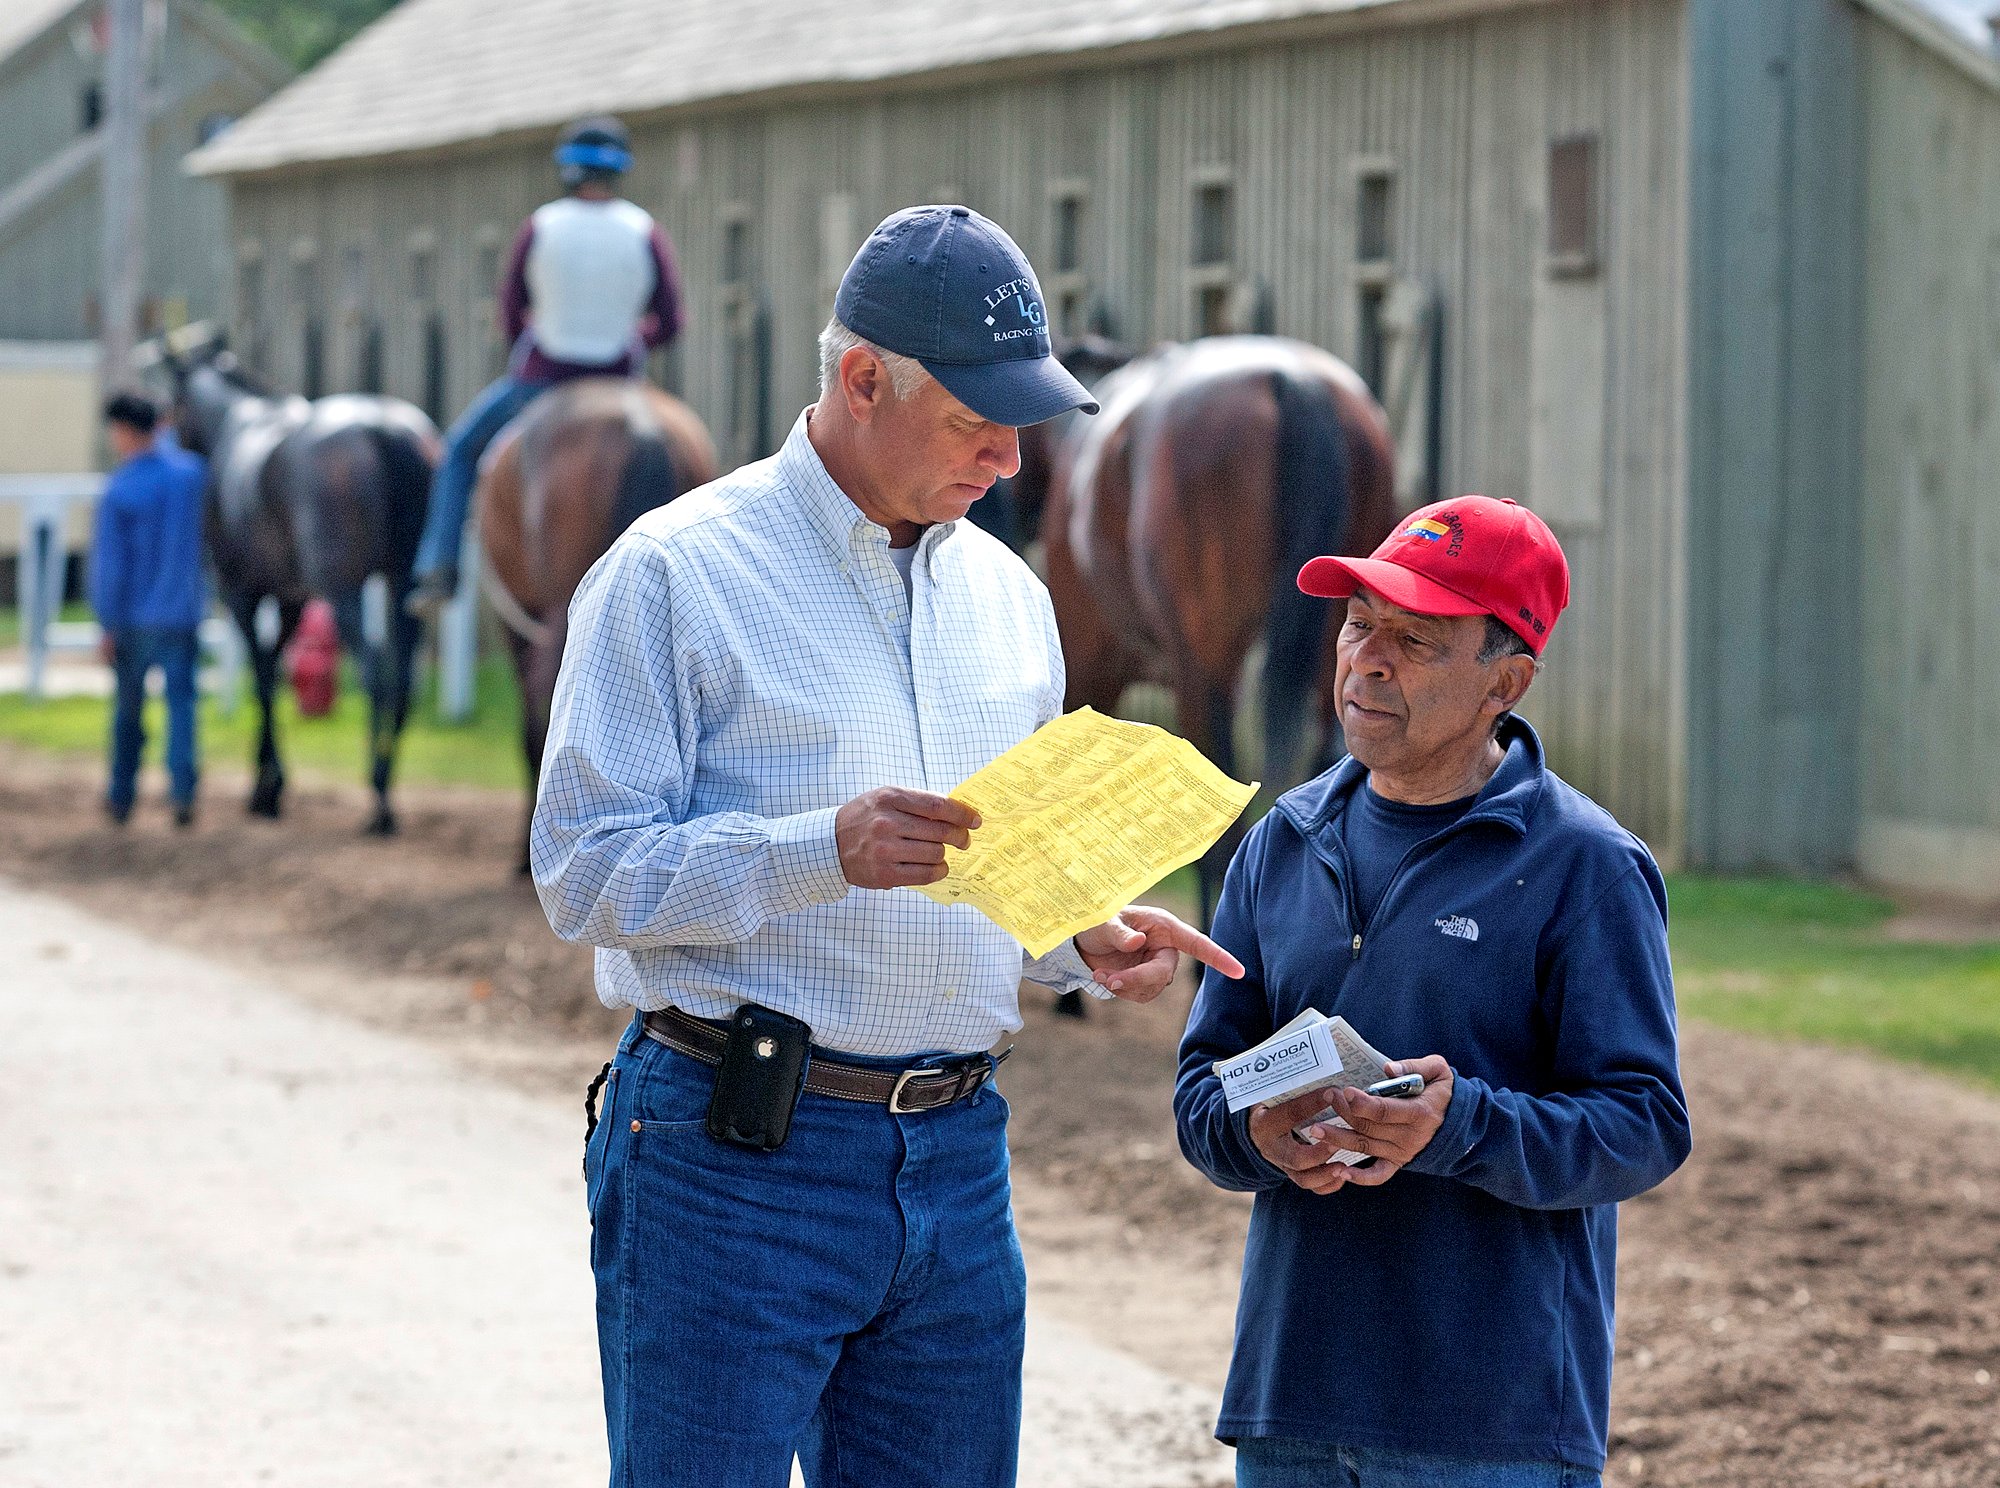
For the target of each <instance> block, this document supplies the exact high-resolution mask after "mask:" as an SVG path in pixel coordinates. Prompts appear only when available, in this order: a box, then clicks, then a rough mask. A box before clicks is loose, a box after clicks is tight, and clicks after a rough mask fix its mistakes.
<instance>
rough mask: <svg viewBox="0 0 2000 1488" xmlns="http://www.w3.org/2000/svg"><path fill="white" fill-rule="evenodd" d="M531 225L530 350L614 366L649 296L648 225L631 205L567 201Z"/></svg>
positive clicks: (650, 231)
mask: <svg viewBox="0 0 2000 1488" xmlns="http://www.w3.org/2000/svg"><path fill="white" fill-rule="evenodd" d="M533 220H534V224H535V236H534V241H533V242H532V243H531V244H530V245H529V248H528V262H527V265H526V270H527V280H528V295H529V301H530V303H531V304H532V305H533V306H534V337H535V344H536V345H537V346H539V347H540V348H541V349H542V350H543V351H544V352H546V353H547V354H548V355H549V356H551V357H554V358H556V359H557V360H558V361H564V362H582V363H587V364H590V365H600V364H602V365H609V364H610V363H612V362H616V361H618V360H619V359H621V358H622V357H624V356H625V355H626V354H627V353H628V352H630V350H631V348H632V344H633V341H634V339H635V338H636V337H637V336H638V334H639V322H640V320H641V319H642V318H643V317H644V316H645V313H646V306H647V304H648V303H649V302H650V301H651V299H652V296H653V279H654V273H655V271H654V267H653V247H652V239H653V219H652V218H651V217H650V216H648V215H647V213H646V210H645V209H644V208H643V207H638V206H634V205H633V204H632V203H631V202H628V201H584V200H581V199H579V198H577V197H573V196H566V197H563V198H562V199H561V200H559V201H552V202H550V203H549V204H548V205H547V206H545V207H541V208H539V209H538V210H537V211H536V212H535V215H534V219H533Z"/></svg>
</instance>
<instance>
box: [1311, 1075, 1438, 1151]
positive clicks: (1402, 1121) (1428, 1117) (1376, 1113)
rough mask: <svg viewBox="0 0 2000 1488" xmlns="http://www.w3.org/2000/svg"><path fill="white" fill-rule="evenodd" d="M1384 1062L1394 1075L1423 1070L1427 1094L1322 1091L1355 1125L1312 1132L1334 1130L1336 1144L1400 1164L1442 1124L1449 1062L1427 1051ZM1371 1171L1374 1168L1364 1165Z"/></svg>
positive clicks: (1347, 1119) (1421, 1146)
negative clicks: (1416, 1056)
mask: <svg viewBox="0 0 2000 1488" xmlns="http://www.w3.org/2000/svg"><path fill="white" fill-rule="evenodd" d="M1383 1067H1384V1068H1385V1069H1387V1070H1388V1071H1389V1073H1390V1074H1392V1075H1422V1076H1423V1077H1424V1093H1423V1094H1422V1095H1419V1096H1417V1097H1415V1098H1414V1099H1412V1098H1410V1097H1407V1096H1406V1097H1404V1098H1403V1099H1401V1100H1384V1099H1383V1098H1382V1097H1381V1096H1379V1095H1370V1094H1369V1093H1368V1092H1367V1091H1365V1090H1356V1089H1353V1088H1351V1087H1349V1088H1342V1089H1337V1090H1328V1091H1325V1092H1322V1093H1323V1094H1324V1095H1326V1096H1327V1097H1328V1099H1327V1100H1325V1101H1324V1102H1322V1104H1323V1105H1327V1106H1332V1107H1333V1109H1334V1110H1335V1111H1337V1112H1338V1113H1339V1114H1340V1118H1341V1120H1343V1121H1345V1122H1346V1123H1347V1124H1348V1125H1349V1126H1351V1127H1353V1128H1354V1130H1353V1131H1351V1132H1344V1131H1341V1130H1340V1129H1339V1128H1337V1127H1331V1126H1327V1127H1316V1128H1313V1133H1315V1134H1316V1133H1317V1132H1320V1131H1326V1132H1331V1133H1332V1134H1333V1136H1334V1138H1336V1139H1337V1140H1335V1141H1334V1144H1333V1145H1335V1146H1336V1147H1345V1148H1347V1149H1348V1150H1349V1151H1350V1152H1361V1153H1366V1154H1367V1155H1368V1156H1369V1157H1372V1158H1374V1159H1376V1162H1375V1166H1376V1167H1380V1166H1381V1165H1382V1164H1383V1163H1385V1162H1386V1163H1391V1164H1393V1165H1394V1166H1396V1167H1399V1168H1400V1167H1402V1166H1403V1165H1404V1164H1406V1163H1408V1162H1409V1161H1410V1160H1411V1159H1412V1158H1414V1157H1415V1156H1416V1155H1417V1154H1418V1153H1419V1152H1422V1151H1423V1150H1424V1149H1425V1148H1426V1147H1428V1146H1430V1144H1431V1138H1432V1137H1434V1136H1436V1135H1437V1131H1438V1128H1439V1127H1440V1126H1442V1125H1444V1113H1445V1107H1447V1106H1449V1105H1450V1104H1451V1066H1450V1065H1449V1064H1447V1063H1445V1060H1444V1056H1443V1055H1441V1054H1426V1055H1424V1057H1423V1058H1421V1059H1399V1060H1396V1061H1394V1062H1392V1063H1390V1064H1387V1065H1385V1066H1383ZM1307 1114H1308V1115H1310V1114H1311V1113H1310V1112H1308V1113H1307ZM1372 1171H1374V1169H1373V1168H1365V1169H1363V1170H1362V1172H1363V1173H1368V1172H1372ZM1360 1176H1361V1175H1360V1174H1357V1175H1356V1177H1357V1178H1359V1177H1360Z"/></svg>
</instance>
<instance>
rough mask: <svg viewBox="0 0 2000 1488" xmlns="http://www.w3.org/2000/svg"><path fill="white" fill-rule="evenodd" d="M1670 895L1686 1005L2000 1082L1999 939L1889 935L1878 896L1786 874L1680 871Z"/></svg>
mask: <svg viewBox="0 0 2000 1488" xmlns="http://www.w3.org/2000/svg"><path fill="white" fill-rule="evenodd" d="M1668 899H1669V904H1670V910H1671V931H1672V942H1673V956H1674V978H1675V986H1676V989H1677V991H1678V994H1679V998H1680V1005H1681V1008H1682V1010H1683V1011H1684V1012H1686V1013H1689V1014H1692V1015H1693V1016H1695V1017H1698V1018H1703V1019H1707V1020H1708V1021H1710V1022H1714V1023H1721V1024H1725V1025H1727V1026H1728V1027H1731V1028H1741V1029H1745V1030H1748V1031H1750V1032H1753V1033H1765V1034H1774V1035H1777V1036H1780V1037H1784V1038H1798V1039H1811V1040H1816V1041H1820V1042H1825V1043H1831V1044H1844V1045H1848V1046H1851V1047H1854V1048H1860V1049H1873V1050H1876V1051H1877V1052H1880V1053H1884V1054H1889V1055H1893V1056H1895V1057H1897V1058H1901V1059H1910V1060H1915V1061H1917V1062H1919V1063H1922V1064H1927V1065H1930V1066H1932V1067H1933V1068H1936V1069H1939V1070H1943V1071H1945V1072H1946V1073H1949V1074H1954V1075H1966V1076H1970V1077H1971V1078H1973V1079H1975V1080H1977V1081H1980V1082H1982V1083H1984V1084H1986V1085H1989V1086H1994V1087H2000V940H1994V941H1987V942H1984V943H1980V944H1970V945H1956V944H1938V943H1932V942H1907V941H1897V940H1890V939H1888V938H1887V937H1886V936H1885V935H1884V934H1883V927H1884V925H1885V924H1886V923H1887V922H1888V920H1889V918H1890V917H1891V915H1893V914H1894V912H1895V907H1894V906H1893V905H1892V904H1890V903H1889V902H1888V901H1887V900H1885V899H1880V898H1877V897H1875V896H1873V895H1870V894H1864V893H1860V892H1857V891H1855V890H1853V889H1847V888H1842V887H1839V886H1837V885H1832V884H1820V883H1806V882H1801V881H1798V880H1792V879H1760V878H1709V877H1702V876H1696V875H1682V876H1679V877H1676V878H1674V879H1673V880H1672V881H1671V882H1670V883H1669V885H1668Z"/></svg>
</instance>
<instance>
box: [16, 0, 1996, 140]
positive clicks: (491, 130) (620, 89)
mask: <svg viewBox="0 0 2000 1488" xmlns="http://www.w3.org/2000/svg"><path fill="white" fill-rule="evenodd" d="M27 3H30V4H35V3H48V0H27ZM1534 3H1542V0H1015V3H1012V4H1009V5H1006V6H1001V5H997V4H991V3H965V0H872V3H869V4H864V5H855V4H852V3H850V0H671V3H664V4H663V3H662V0H592V3H591V4H590V5H588V6H584V7H579V6H577V5H575V4H574V3H573V0H403V3H402V4H400V5H399V6H397V8H396V9H394V10H392V11H390V12H389V13H388V14H387V15H385V16H384V17H383V18H382V19H381V20H379V21H377V22H376V23H375V24H374V25H372V26H370V27H369V28H368V29H367V30H365V31H363V32H362V33H361V34H360V35H359V36H357V37H356V38H355V39H354V40H353V41H351V42H349V43H348V44H347V45H346V46H345V47H343V48H342V49H341V50H340V51H338V52H336V53H335V54H334V55H333V56H332V57H330V58H328V59H327V60H326V61H325V62H323V63H321V64H320V66H319V67H317V68H315V69H314V70H313V71H311V72H309V73H307V74H306V75H305V76H304V77H301V78H299V79H298V80H297V81H296V82H294V83H293V84H292V85H291V86H290V87H289V88H286V89H285V90H284V91H283V92H281V93H279V94H278V95H277V96H276V97H274V98H272V99H270V100H269V101H267V102H266V103H265V104H263V105H262V106H261V107H260V108H258V109H257V110H255V111H254V112H253V113H251V114H249V115H248V116H247V117H245V118H244V119H243V120H241V121H240V122H239V123H238V124H237V125H236V126H235V127H234V128H232V129H230V130H229V131H227V132H226V133H225V134H224V135H222V136H221V137H220V138H218V139H217V140H215V141H214V142H213V143H212V144H210V145H208V146H207V147H206V148H204V149H202V150H199V151H197V152H196V153H195V154H194V155H193V156H191V157H190V159H189V167H190V169H192V170H194V171H195V172H196V173H198V174H204V175H231V174H249V173H255V172H260V171H269V170H276V169H279V168H282V167H287V166H297V165H306V164H312V163H316V162H335V161H342V160H356V159H366V158H371V157H376V156H385V155H401V154H411V153H425V152H431V151H437V150H441V149H446V148H450V147H454V146H466V145H478V144H483V143H487V142H491V141H497V140H501V139H505V138H507V137H509V136H519V135H523V134H530V133H542V132H547V131H549V130H551V129H553V128H554V127H556V126H557V125H559V124H561V123H563V122H564V121H566V120H569V119H573V118H576V117H577V116H579V115H581V114H586V113H595V112H617V113H623V114H629V115H637V114H647V113H657V112H661V111H664V110H670V109H675V108H679V107H687V106H692V105H698V104H703V103H715V102H721V101H723V100H730V99H747V98H751V97H755V96H759V95H764V96H769V95H774V94H785V93H826V92H833V91H840V90H843V89H852V88H856V87H861V86H866V85H869V84H879V83H883V82H887V81H890V80H892V79H897V78H915V77H923V76H936V75H940V74H943V75H949V74H952V73H956V72H961V71H965V70H969V69H974V68H981V69H992V68H995V67H1000V66H1004V65H1005V64H1008V63H1017V64H1027V63H1035V64H1039V65H1045V66H1046V65H1054V64H1057V63H1060V62H1061V61H1062V60H1063V59H1065V58H1082V57H1085V56H1092V57H1094V56H1098V55H1101V54H1104V53H1107V52H1115V53H1124V54H1130V55H1143V54H1144V53H1146V52H1148V51H1150V50H1154V49H1160V50H1165V49H1170V48H1185V47H1188V46H1190V45H1193V44H1198V43H1199V42H1200V41H1202V40H1203V39H1205V38H1213V37H1217V36H1218V35H1220V34H1221V33H1231V39H1232V40H1234V39H1236V36H1237V35H1239V34H1241V33H1244V32H1246V31H1249V32H1256V31H1263V32H1268V33H1270V34H1271V35H1273V36H1281V35H1284V34H1285V33H1286V31H1287V30H1288V29H1295V28H1299V27H1307V26H1314V25H1325V24H1332V23H1339V22H1341V21H1362V20H1368V19H1372V18H1373V17H1372V16H1370V15H1369V14H1368V13H1370V12H1375V13H1382V14H1384V15H1385V16H1386V15H1387V14H1390V13H1393V14H1394V15H1395V16H1396V17H1397V18H1399V19H1408V20H1421V19H1430V18H1447V17H1453V16H1463V15H1466V14H1469V13H1474V12H1478V11H1483V10H1495V9H1504V8H1509V7H1518V6H1522V5H1527V4H1534ZM1856 3H1859V4H1862V5H1864V6H1866V7H1867V8H1868V9H1870V10H1874V11H1877V12H1879V13H1882V14H1883V15H1884V17H1885V19H1890V20H1892V21H1894V22H1897V23H1899V24H1901V25H1902V27H1903V29H1905V30H1907V31H1911V32H1912V33H1913V34H1915V35H1917V36H1918V38H1919V39H1920V40H1924V41H1927V42H1929V43H1930V44H1932V45H1933V46H1937V47H1941V48H1944V49H1946V50H1948V51H1950V52H1952V53H1955V54H1957V55H1956V56H1955V58H1954V60H1956V61H1957V62H1958V63H1959V64H1960V65H1961V66H1963V67H1966V68H1967V69H1968V70H1971V71H1974V72H1975V73H1979V74H1981V75H1984V76H1986V77H1987V79H1988V81H1993V82H1996V84H2000V71H1996V70H1995V68H1994V64H1993V62H1992V59H1991V57H1990V56H1989V55H1988V54H1987V53H1986V52H1985V51H1984V50H1983V49H1981V48H1979V47H1977V46H1976V45H1975V44H1974V42H1973V41H1972V39H1971V37H1972V28H1973V27H1974V26H1975V25H1976V22H1975V21H1974V20H1972V19H1971V18H1970V17H1969V16H1968V14H1967V12H1968V9H1969V8H1970V7H1972V6H1975V5H1977V4H1979V3H1980V0H1856ZM1947 18H1948V19H1947Z"/></svg>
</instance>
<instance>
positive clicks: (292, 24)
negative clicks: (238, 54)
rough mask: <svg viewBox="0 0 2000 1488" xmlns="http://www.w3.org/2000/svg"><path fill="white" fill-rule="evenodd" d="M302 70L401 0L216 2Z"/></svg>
mask: <svg viewBox="0 0 2000 1488" xmlns="http://www.w3.org/2000/svg"><path fill="white" fill-rule="evenodd" d="M213 3H214V4H215V5H216V7H217V8H218V9H220V10H222V11H224V12H226V13H227V14H228V16H229V18H230V19H231V20H233V21H235V22H236V24H237V25H239V26H241V27H242V28H243V29H244V30H245V31H246V32H248V33H249V34H250V35H251V36H254V37H255V38H256V39H257V40H258V41H260V42H262V43H263V44H264V45H265V46H267V47H269V48H270V49H271V50H272V51H274V52H276V53H277V54H278V55H279V56H280V57H282V58H284V59H285V61H287V62H289V63H290V64H291V65H292V66H293V67H295V68H297V69H298V70H299V71H300V72H304V71H305V70H306V69H307V68H309V67H311V66H313V65H314V64H315V63H317V62H319V61H320V60H321V59H322V58H324V57H325V56H326V55H327V54H328V53H330V52H332V51H334V50H335V49H336V48H337V47H339V46H341V45H342V44H344V43H345V42H346V41H347V40H348V38H350V37H351V36H353V35H354V34H355V32H357V31H359V30H360V29H361V28H362V27H364V26H366V25H367V24H368V23H369V22H370V21H373V20H375V19H376V18H377V17H379V16H382V15H384V14H386V13H387V12H388V11H390V10H391V9H393V8H394V7H395V5H396V0H213Z"/></svg>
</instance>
